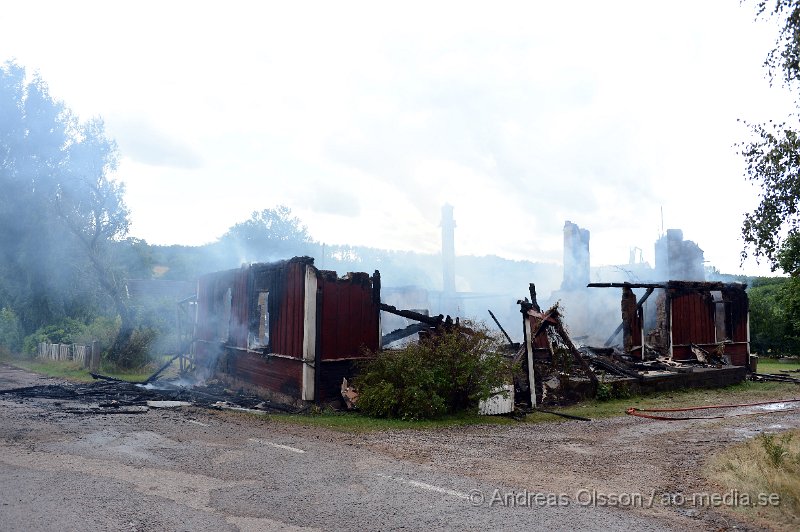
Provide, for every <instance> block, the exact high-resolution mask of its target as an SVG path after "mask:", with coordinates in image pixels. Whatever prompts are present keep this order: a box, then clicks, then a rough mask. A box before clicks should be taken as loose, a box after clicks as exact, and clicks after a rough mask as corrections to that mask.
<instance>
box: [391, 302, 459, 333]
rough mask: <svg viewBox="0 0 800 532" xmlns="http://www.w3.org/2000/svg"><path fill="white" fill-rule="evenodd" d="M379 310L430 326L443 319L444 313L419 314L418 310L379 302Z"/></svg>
mask: <svg viewBox="0 0 800 532" xmlns="http://www.w3.org/2000/svg"><path fill="white" fill-rule="evenodd" d="M381 310H382V311H384V312H388V313H389V314H394V315H396V316H402V317H403V318H408V319H410V320H414V321H419V322H421V323H425V324H427V325H430V326H432V327H436V326H438V325H440V324H441V323H442V322H443V321H444V315H442V314H439V315H438V316H426V315H425V314H420V313H419V312H414V311H413V310H400V309H398V308H397V307H394V306H392V305H387V304H386V303H381Z"/></svg>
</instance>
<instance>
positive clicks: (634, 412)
mask: <svg viewBox="0 0 800 532" xmlns="http://www.w3.org/2000/svg"><path fill="white" fill-rule="evenodd" d="M797 402H800V399H784V400H783V401H764V402H761V403H743V404H736V405H706V406H689V407H686V408H649V409H648V408H633V407H631V408H628V409H627V410H625V413H626V414H628V415H629V416H637V417H646V418H648V419H659V420H662V421H683V420H686V419H720V418H724V417H725V416H707V417H666V416H653V415H649V414H643V412H689V411H692V410H709V409H711V408H740V407H745V406H761V405H775V404H780V403H797ZM737 415H742V414H737Z"/></svg>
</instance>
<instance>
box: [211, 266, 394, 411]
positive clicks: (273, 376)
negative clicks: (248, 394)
mask: <svg viewBox="0 0 800 532" xmlns="http://www.w3.org/2000/svg"><path fill="white" fill-rule="evenodd" d="M379 346H380V274H379V273H378V272H377V271H375V273H374V274H373V275H372V276H370V275H369V274H367V273H350V274H347V275H346V276H344V277H338V276H337V274H336V272H332V271H323V270H318V269H317V268H316V267H314V259H312V258H310V257H295V258H293V259H291V260H287V261H281V262H276V263H269V264H251V265H245V266H242V267H241V268H239V269H234V270H227V271H222V272H216V273H211V274H208V275H205V276H203V277H201V278H200V279H199V282H198V291H197V323H196V331H195V363H196V366H197V368H198V369H204V368H205V369H207V370H208V371H209V372H210V374H212V375H213V376H215V377H217V378H219V379H221V380H223V381H225V382H226V383H229V384H230V385H232V386H239V387H242V388H246V389H252V390H253V391H255V392H256V393H259V394H261V395H264V396H267V397H269V398H275V399H276V400H279V401H283V402H299V401H316V402H322V401H327V400H330V399H334V398H337V397H338V396H339V393H340V385H341V382H342V378H343V377H350V376H351V375H352V373H353V366H354V364H355V363H356V362H357V361H358V360H362V359H364V358H365V357H368V356H369V355H368V351H367V350H369V351H370V352H375V351H376V350H377V349H378V348H379Z"/></svg>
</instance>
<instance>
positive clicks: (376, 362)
mask: <svg viewBox="0 0 800 532" xmlns="http://www.w3.org/2000/svg"><path fill="white" fill-rule="evenodd" d="M499 348H500V341H499V340H498V339H497V338H496V337H494V336H493V335H491V334H489V332H488V329H487V328H486V327H485V326H484V325H482V324H475V323H471V322H465V323H464V324H463V325H462V326H458V327H452V328H449V329H447V330H443V331H441V332H440V333H438V334H436V335H433V336H431V337H429V338H426V339H423V340H420V341H419V342H418V343H413V344H409V345H408V346H406V347H405V348H403V349H400V350H391V351H390V350H387V351H381V352H379V353H377V354H376V355H375V356H374V358H372V359H371V360H369V361H367V362H366V363H364V364H363V365H362V366H361V368H360V369H361V371H360V375H359V376H358V377H357V378H356V380H355V385H356V388H357V389H358V391H359V398H358V408H359V409H360V410H361V411H362V412H364V413H366V414H367V415H370V416H373V417H387V418H401V419H407V420H411V419H434V418H438V417H441V416H442V415H444V414H446V413H455V412H459V411H462V410H467V409H472V408H475V407H477V405H478V401H479V400H481V399H486V398H488V397H489V396H490V394H491V392H492V390H493V389H495V388H497V387H499V386H501V385H503V384H505V383H506V382H508V381H509V380H510V379H511V367H510V363H509V361H508V359H507V358H506V357H505V356H503V355H502V353H501V352H500V349H499Z"/></svg>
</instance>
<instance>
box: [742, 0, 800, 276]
mask: <svg viewBox="0 0 800 532" xmlns="http://www.w3.org/2000/svg"><path fill="white" fill-rule="evenodd" d="M756 7H757V17H768V18H774V19H778V20H779V21H780V28H781V29H780V31H779V33H778V37H777V40H776V43H775V47H774V48H773V49H772V50H771V51H770V52H769V53H768V54H767V58H766V60H765V62H764V64H765V66H766V68H767V72H768V75H769V77H770V80H771V81H772V82H776V81H779V82H781V83H782V84H783V85H785V86H786V87H788V88H789V89H790V90H792V91H797V90H798V88H800V0H772V1H769V0H759V1H758V2H757V4H756ZM799 95H800V93H799ZM795 105H796V106H800V98H796V100H795ZM752 130H753V133H754V136H755V140H753V141H750V142H746V143H743V144H742V145H741V146H740V147H741V151H742V155H743V156H744V158H745V161H746V164H747V166H746V175H747V178H748V179H750V180H751V181H753V182H755V183H757V184H759V185H760V187H761V193H760V202H759V205H758V207H756V209H755V210H754V211H753V212H751V213H748V214H746V215H745V219H744V223H743V225H742V237H743V239H744V242H745V247H744V249H743V251H742V259H745V258H746V257H747V256H748V255H749V254H752V255H753V256H754V257H755V258H756V259H766V260H767V261H768V262H769V264H770V266H771V268H772V270H773V271H775V270H777V269H778V268H780V269H782V270H784V271H785V272H787V273H791V274H793V275H798V274H800V120H798V115H796V114H795V115H792V116H790V117H788V118H787V119H786V120H785V121H780V122H769V123H768V124H755V125H752Z"/></svg>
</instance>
